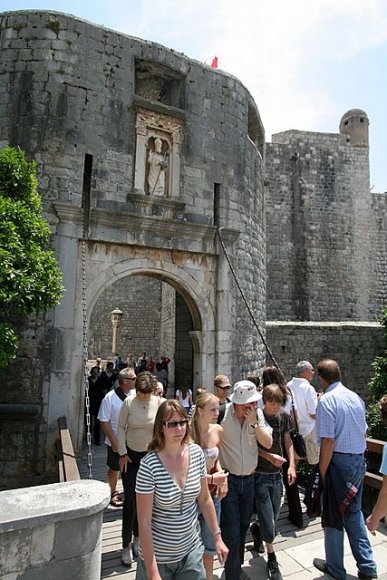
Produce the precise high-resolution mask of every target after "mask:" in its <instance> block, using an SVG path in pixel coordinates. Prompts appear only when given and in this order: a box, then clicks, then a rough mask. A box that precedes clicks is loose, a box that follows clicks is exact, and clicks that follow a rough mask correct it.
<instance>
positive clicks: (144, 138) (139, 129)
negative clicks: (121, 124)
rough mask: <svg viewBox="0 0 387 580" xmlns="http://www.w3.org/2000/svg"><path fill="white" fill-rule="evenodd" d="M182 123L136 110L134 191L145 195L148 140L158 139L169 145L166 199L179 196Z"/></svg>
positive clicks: (160, 114)
mask: <svg viewBox="0 0 387 580" xmlns="http://www.w3.org/2000/svg"><path fill="white" fill-rule="evenodd" d="M182 136H183V133H182V121H181V120H180V119H176V118H175V117H171V116H170V115H164V114H163V113H156V112H154V111H148V110H147V109H142V108H138V109H137V118H136V162H135V173H134V190H135V192H136V193H141V194H143V195H145V192H146V190H145V178H146V163H147V145H148V140H149V139H150V138H152V137H153V138H156V137H160V139H162V140H164V141H166V142H167V143H168V145H169V151H170V157H169V167H168V183H167V188H166V197H179V196H180V153H181V143H182Z"/></svg>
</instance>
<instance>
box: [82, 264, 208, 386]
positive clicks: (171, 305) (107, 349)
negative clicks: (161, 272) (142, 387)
mask: <svg viewBox="0 0 387 580" xmlns="http://www.w3.org/2000/svg"><path fill="white" fill-rule="evenodd" d="M116 308H118V310H119V311H121V313H122V314H121V316H120V324H119V332H118V338H117V333H116V332H114V333H113V325H112V316H111V313H112V310H113V309H116ZM194 321H195V322H194ZM200 331H201V321H200V315H199V313H198V312H197V307H196V304H193V305H192V304H191V308H189V306H188V304H187V303H186V301H185V299H184V297H183V296H182V294H181V289H180V287H179V285H177V284H175V285H174V286H172V285H171V284H170V283H169V282H167V281H166V280H165V279H164V280H163V281H162V280H160V277H159V276H157V275H154V274H153V273H152V275H149V274H148V273H145V274H130V275H128V276H125V277H121V278H119V279H118V280H115V279H114V280H113V282H112V283H110V284H109V285H107V287H105V288H104V289H103V292H102V293H101V294H100V296H99V298H98V299H97V300H96V302H95V306H94V308H93V311H92V312H91V314H90V318H89V328H88V360H89V361H94V360H95V359H96V358H97V357H99V358H101V359H102V360H103V361H107V360H111V361H113V360H115V359H116V357H117V356H118V355H119V356H121V357H122V359H123V361H124V362H125V363H127V361H128V360H129V361H130V362H131V364H132V365H135V361H136V360H137V359H138V357H139V356H140V355H141V354H142V353H143V352H146V353H147V356H148V357H152V358H153V360H154V361H155V362H157V361H158V360H159V359H160V357H161V356H167V357H169V358H170V359H171V362H170V364H169V386H170V392H169V394H172V393H173V389H174V388H177V387H178V386H181V385H183V384H186V385H187V386H188V387H189V388H192V387H193V386H197V385H196V384H195V374H194V365H193V352H194V350H195V351H197V352H198V354H200V351H201V347H200V344H199V346H198V347H197V344H196V342H197V340H196V338H195V348H194V345H193V337H194V336H196V333H197V332H199V333H200ZM113 334H114V337H115V339H114V341H113ZM113 347H114V348H113Z"/></svg>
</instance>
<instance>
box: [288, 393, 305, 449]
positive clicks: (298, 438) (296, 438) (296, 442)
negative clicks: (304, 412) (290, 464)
mask: <svg viewBox="0 0 387 580" xmlns="http://www.w3.org/2000/svg"><path fill="white" fill-rule="evenodd" d="M290 396H291V398H292V410H293V423H294V429H293V431H290V437H291V438H292V441H293V447H294V451H295V452H296V453H297V455H298V457H299V458H300V459H304V458H305V457H306V445H305V440H304V438H303V436H302V435H301V433H300V432H299V431H298V423H297V418H296V412H295V409H294V403H293V394H292V393H290Z"/></svg>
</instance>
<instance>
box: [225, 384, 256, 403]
mask: <svg viewBox="0 0 387 580" xmlns="http://www.w3.org/2000/svg"><path fill="white" fill-rule="evenodd" d="M260 398H261V395H260V393H258V391H257V387H256V386H255V385H254V383H252V382H251V381H238V382H237V383H235V385H234V392H233V394H232V395H230V399H231V401H232V402H233V403H235V404H236V405H246V404H247V403H254V402H255V401H259V399H260Z"/></svg>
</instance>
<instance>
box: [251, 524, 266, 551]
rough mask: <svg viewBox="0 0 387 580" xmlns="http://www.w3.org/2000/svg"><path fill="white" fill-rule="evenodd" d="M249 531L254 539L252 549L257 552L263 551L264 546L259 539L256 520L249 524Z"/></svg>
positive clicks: (259, 533) (259, 531)
mask: <svg viewBox="0 0 387 580" xmlns="http://www.w3.org/2000/svg"><path fill="white" fill-rule="evenodd" d="M250 533H251V535H252V536H253V541H254V550H255V551H256V552H258V554H264V553H265V546H264V545H263V542H262V540H261V530H260V528H259V525H258V524H257V522H253V523H252V524H251V526H250Z"/></svg>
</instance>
